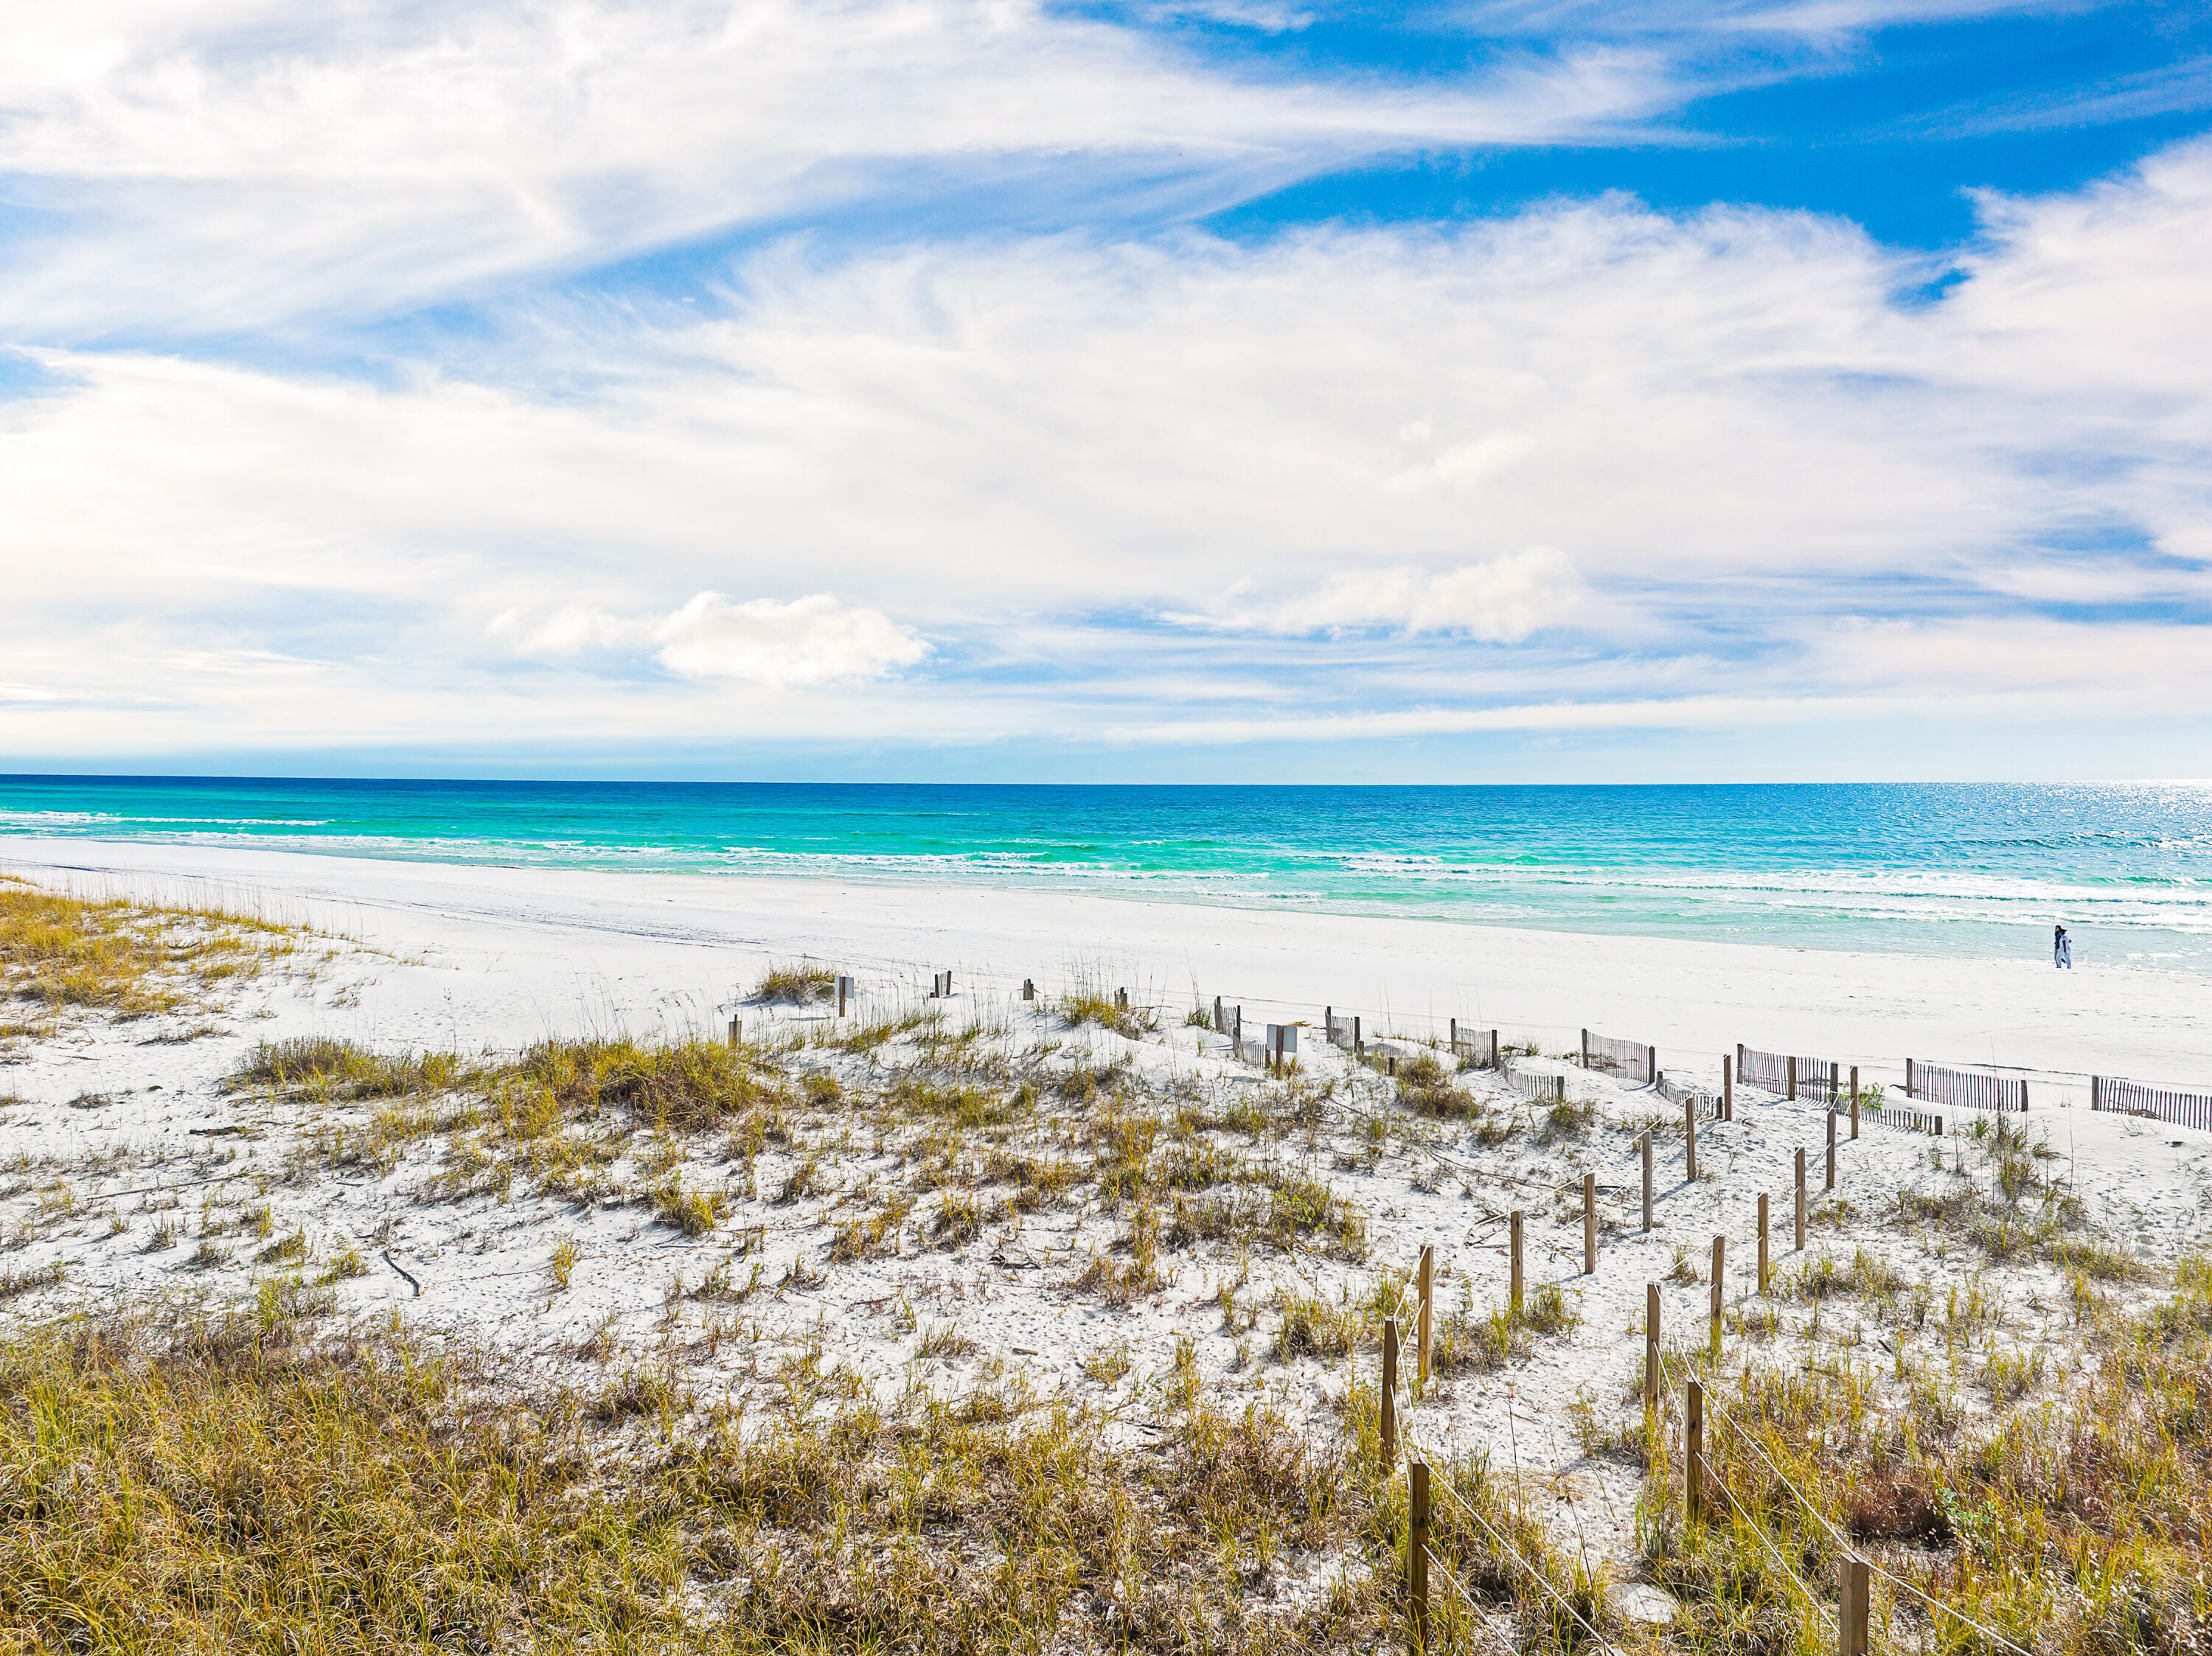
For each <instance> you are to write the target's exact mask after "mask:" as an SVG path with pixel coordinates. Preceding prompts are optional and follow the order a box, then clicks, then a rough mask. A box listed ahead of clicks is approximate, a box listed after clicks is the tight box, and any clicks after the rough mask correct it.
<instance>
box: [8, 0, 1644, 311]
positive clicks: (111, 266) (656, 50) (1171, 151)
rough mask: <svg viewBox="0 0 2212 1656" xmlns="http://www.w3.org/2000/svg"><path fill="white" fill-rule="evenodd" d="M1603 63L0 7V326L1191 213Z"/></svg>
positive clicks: (697, 3)
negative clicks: (922, 233) (854, 224)
mask: <svg viewBox="0 0 2212 1656" xmlns="http://www.w3.org/2000/svg"><path fill="white" fill-rule="evenodd" d="M1675 95H1677V94H1676V89H1675V88H1674V86H1673V85H1672V83H1671V82H1670V79H1669V76H1668V71H1667V70H1666V68H1665V65H1664V64H1662V63H1661V62H1660V61H1659V60H1658V59H1656V58H1654V57H1651V56H1650V55H1649V54H1643V53H1638V52H1629V51H1624V50H1620V49H1605V50H1596V51H1588V52H1560V53H1558V54H1555V55H1553V56H1552V57H1549V58H1541V59H1540V58H1532V57H1529V56H1527V55H1525V54H1516V55H1514V56H1511V57H1509V58H1504V59H1502V60H1501V61H1500V62H1499V64H1498V66H1497V67H1496V68H1495V69H1494V70H1491V71H1489V72H1477V73H1474V74H1470V75H1468V76H1461V77H1458V78H1457V79H1455V81H1454V82H1451V83H1449V84H1443V83H1433V82H1423V81H1420V80H1406V81H1403V82H1389V81H1386V80H1383V79H1379V78H1370V79H1368V80H1366V81H1364V82H1360V83H1347V82H1331V81H1329V80H1328V79H1325V78H1300V77H1297V76H1282V75H1275V74H1270V73H1267V72H1266V71H1264V70H1261V71H1257V72H1251V73H1237V72H1232V71H1231V70H1226V69H1225V68H1223V67H1221V66H1219V65H1218V64H1212V63H1209V62H1208V61H1207V60H1206V59H1204V58H1200V57H1198V56H1196V55H1194V54H1193V53H1192V52H1189V51H1188V49H1186V48H1185V47H1183V46H1181V45H1177V44H1176V42H1174V41H1173V40H1172V39H1168V38H1166V37H1164V36H1160V35H1156V34H1152V33H1146V31H1143V30H1141V29H1133V28H1127V27H1116V26H1114V25H1112V24H1109V23H1107V22H1104V21H1097V20H1092V19H1085V18H1084V17H1082V16H1079V15H1072V14H1070V13H1067V12H1065V11H1062V10H1060V9H1056V8H1054V7H1052V6H1049V5H1047V4H1044V3H1042V0H620V3H617V0H526V3H521V4H513V3H499V4H494V3H489V0H459V3H452V4H439V5H435V6H424V5H420V4H416V3H411V0H353V3H349V4H345V5H340V6H334V7H330V8H325V9H320V10H316V9H306V10H303V9H301V8H300V7H298V6H296V5H293V6H285V5H280V4H277V3H276V0H268V3H264V4H252V3H245V0H225V3H216V0H197V3H192V4H187V5H183V6H169V7H152V6H137V5H106V6H100V5H96V4H95V5H83V6H78V5H70V6H66V7H46V8H39V7H15V8H11V9H9V11H8V12H7V14H6V21H4V22H0V173H5V174H12V175H13V176H14V177H15V179H16V180H17V182H18V186H19V188H21V189H23V190H27V191H32V192H33V193H34V194H35V195H36V196H37V197H38V198H39V199H40V203H41V204H42V206H43V208H44V209H45V216H44V217H42V219H40V221H33V222H32V223H28V224H27V225H25V226H24V227H22V228H21V230H19V231H18V233H17V234H16V235H15V238H14V240H13V242H12V245H11V246H10V248H9V261H8V267H7V269H6V271H5V274H6V281H5V282H4V286H0V328H5V329H7V330H9V331H12V332H13V334H14V336H15V337H19V338H20V337H83V336H88V335H95V334H99V333H100V332H102V331H106V330H112V329H118V328H127V329H131V330H134V331H141V332H143V331H148V330H154V331H161V332H162V333H164V334H166V335H168V336H172V337H173V336H177V335H180V334H189V333H191V332H192V331H201V330H226V329H239V328H245V329H252V330H266V329H268V328H270V327H272V326H274V325H276V324H278V323H279V322H281V321H282V320H283V319H284V318H290V317H295V316H298V315H300V314H301V313H304V312H321V313H331V314H338V315H343V316H358V315H362V314H372V313H375V312H380V311H384V310H388V309H392V308H404V307H407V306H415V305H419V304H423V303H428V302H436V301H440V300H450V299H453V298H455V297H466V296H470V295H473V294H478V293H480V292H481V291H482V290H483V288H485V286H486V285H487V284H489V283H494V282H498V281H500V280H502V279H507V278H512V277H513V276H518V275H526V274H530V273H534V272H543V271H546V270H564V269H572V268H579V267H583V266H592V265H600V264H606V263H608V262H610V261H613V260H617V259H619V258H624V257H626V256H629V255H631V254H635V253H637V252H641V251H644V250H647V249H651V248H655V247H659V246H667V245H669V244H671V243H674V242H679V241H683V240H687V239H692V238H697V237H701V236H705V235H708V234H720V233H727V232H732V231H735V230H739V229H743V228H745V227H755V226H759V225H763V224H767V223H773V222H775V221H781V220H788V219H790V218H792V217H793V216H794V215H798V216H805V217H810V218H817V219H818V218H820V217H823V216H824V215H829V214H832V213H833V212H834V211H835V209H838V208H839V207H841V206H850V205H851V204H853V203H863V202H866V201H868V200H870V199H872V198H875V197H884V198H886V199H889V200H891V201H893V202H895V203H899V204H901V205H902V206H903V205H905V204H908V203H911V202H913V201H914V200H915V198H916V197H917V195H919V196H921V197H927V196H929V195H930V194H931V193H932V192H933V191H938V190H961V189H966V190H968V191H970V192H971V194H970V200H971V202H972V201H975V200H980V199H982V198H983V197H982V195H981V194H980V193H978V192H975V186H976V185H979V184H985V183H994V184H995V185H997V186H998V190H999V191H1000V192H1004V191H1027V192H1029V194H1030V196H1031V197H1034V199H1035V201H1036V204H1037V206H1038V208H1039V209H1041V210H1058V211H1061V212H1066V211H1067V210H1069V209H1070V207H1071V206H1072V205H1073V204H1074V203H1084V202H1091V203H1097V202H1099V201H1101V200H1103V199H1108V198H1110V197H1113V196H1114V195H1115V194H1116V193H1117V192H1123V191H1138V192H1139V193H1140V194H1142V195H1144V196H1145V197H1146V198H1148V199H1149V198H1152V197H1155V196H1157V195H1158V193H1159V192H1161V191H1166V192H1167V194H1168V196H1169V197H1170V198H1179V199H1183V200H1186V201H1187V202H1200V203H1204V204H1206V205H1209V206H1210V205H1218V204H1221V203H1225V202H1226V201H1228V200H1230V199H1234V198H1237V197H1241V196H1243V195H1248V194H1249V193H1252V192H1253V191H1261V190H1265V189H1268V188H1272V187H1274V186H1276V185H1280V184H1283V183H1285V182H1288V181H1289V180H1290V179H1293V178H1296V177H1297V176H1300V175H1302V174H1304V173H1307V172H1309V171H1310V170H1312V169H1313V168H1315V167H1324V166H1330V165H1340V164H1343V163H1346V162H1347V161H1352V160H1354V159H1357V158H1358V157H1361V156H1365V155H1376V154H1379V153H1387V152H1391V151H1405V150H1410V149H1419V148H1421V147H1423V146H1426V145H1437V144H1443V145H1453V146H1461V145H1469V144H1510V143H1549V142H1559V141H1564V140H1571V139H1574V138H1577V137H1584V136H1592V135H1594V134H1596V133H1598V132H1601V131H1603V130H1608V129H1610V128H1612V127H1613V126H1616V125H1618V124H1620V123H1623V122H1625V121H1629V120H1632V119H1633V118H1636V117H1638V116H1639V115H1641V114H1643V113H1645V112H1649V111H1650V110H1651V109H1654V108H1656V107H1659V106H1662V105H1664V104H1665V103H1667V102H1668V100H1671V99H1672V98H1673V97H1674V96H1675Z"/></svg>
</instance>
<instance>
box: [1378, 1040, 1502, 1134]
mask: <svg viewBox="0 0 2212 1656" xmlns="http://www.w3.org/2000/svg"><path fill="white" fill-rule="evenodd" d="M1398 1101H1399V1103H1401V1104H1402V1105H1404V1106H1405V1107H1407V1109H1409V1110H1412V1111H1413V1112H1414V1113H1416V1114H1418V1115H1426V1116H1434V1117H1437V1118H1438V1119H1443V1120H1454V1121H1455V1120H1462V1119H1466V1118H1468V1117H1469V1116H1475V1115H1481V1114H1484V1113H1486V1108H1485V1106H1484V1105H1483V1104H1482V1102H1481V1101H1480V1100H1479V1099H1477V1098H1476V1097H1475V1096H1474V1094H1472V1093H1470V1092H1468V1090H1467V1089H1465V1088H1463V1087H1462V1086H1460V1085H1459V1084H1458V1083H1456V1082H1455V1081H1454V1080H1453V1078H1452V1076H1451V1074H1450V1072H1449V1071H1446V1070H1445V1068H1444V1066H1443V1065H1442V1064H1441V1063H1439V1062H1438V1061H1437V1057H1436V1054H1434V1053H1433V1052H1419V1053H1416V1054H1415V1055H1414V1056H1413V1057H1412V1058H1410V1059H1406V1060H1405V1061H1404V1062H1402V1063H1401V1064H1400V1065H1398Z"/></svg>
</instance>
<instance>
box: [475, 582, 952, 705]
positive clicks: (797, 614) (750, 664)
mask: <svg viewBox="0 0 2212 1656" xmlns="http://www.w3.org/2000/svg"><path fill="white" fill-rule="evenodd" d="M486 630H487V631H488V632H489V633H490V634H492V635H493V636H494V637H495V638H500V639H503V640H506V641H507V643H508V644H510V645H511V646H513V649H514V652H515V653H516V654H517V655H520V656H526V657H529V658H533V659H535V660H538V661H546V662H565V661H574V660H576V659H577V658H580V657H586V656H592V655H603V654H614V653H619V652H628V653H631V654H636V653H641V652H644V651H647V650H648V649H649V650H650V651H651V652H653V656H654V658H655V659H657V660H658V661H659V663H660V664H661V665H662V666H664V667H665V668H666V669H667V670H669V671H670V672H671V673H676V674H678V675H680V676H683V677H685V678H690V679H703V680H727V681H730V682H735V683H741V684H755V685H763V686H766V687H768V688H772V689H778V690H788V689H805V688H813V687H815V686H818V685H824V684H850V683H855V682H861V681H864V680H868V679H878V678H884V677H886V676H889V675H890V674H892V673H894V672H896V671H897V670H899V669H901V668H902V667H911V666H913V665H914V664H915V663H917V662H919V661H921V659H922V658H924V657H926V656H927V655H928V654H929V646H928V644H927V643H926V642H925V641H924V640H922V639H921V637H920V636H919V635H918V634H915V633H914V632H913V631H912V630H911V629H909V628H904V627H901V626H900V625H898V623H897V622H894V621H892V620H891V619H890V616H886V615H884V613H883V612H882V611H880V610H867V609H859V608H854V607H853V606H850V605H848V604H841V603H840V602H839V601H838V600H837V599H836V597H833V596H831V595H830V594H829V593H827V592H815V593H811V594H809V595H808V596H807V597H800V598H793V599H792V600H790V601H789V602H787V603H786V602H779V601H778V600H776V599H775V598H754V599H751V600H750V601H748V602H746V603H744V604H732V603H731V602H730V601H729V600H728V599H727V598H726V597H723V596H722V595H721V594H720V592H701V593H698V594H696V596H695V597H692V599H691V600H690V602H689V603H687V604H684V606H683V607H682V608H681V609H679V610H676V611H675V612H674V613H673V614H671V615H669V616H664V617H662V618H660V619H659V620H657V621H656V620H652V619H625V618H623V617H622V616H615V615H611V614H609V613H608V612H607V611H606V610H601V609H599V608H597V607H595V606H593V605H591V604H565V605H563V606H562V608H560V609H558V610H554V611H552V612H551V613H550V614H549V615H545V616H538V617H533V616H532V615H531V614H530V613H529V612H528V611H527V610H523V609H519V608H518V609H513V610H501V612H500V613H499V614H498V615H496V616H493V617H492V619H491V621H490V622H489V625H488V627H487V628H486Z"/></svg>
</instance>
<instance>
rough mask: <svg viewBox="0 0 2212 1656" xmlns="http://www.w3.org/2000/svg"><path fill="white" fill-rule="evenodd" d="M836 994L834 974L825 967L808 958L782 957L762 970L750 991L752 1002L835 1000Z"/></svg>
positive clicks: (811, 1002) (808, 1002)
mask: <svg viewBox="0 0 2212 1656" xmlns="http://www.w3.org/2000/svg"><path fill="white" fill-rule="evenodd" d="M836 997H837V974H836V973H835V972H833V971H831V970H830V969H829V968H828V967H826V966H817V965H815V964H814V963H813V962H812V961H782V962H781V963H777V964H773V965H771V966H770V967H769V969H768V970H767V971H766V972H765V973H763V974H762V975H761V980H760V981H759V982H758V983H757V984H755V985H754V986H753V992H752V998H753V999H754V1000H755V1001H756V1002H759V1003H764V1004H765V1003H775V1002H781V1003H782V1004H786V1005H793V1006H806V1005H811V1004H813V1003H814V1002H816V1001H821V1000H835V999H836Z"/></svg>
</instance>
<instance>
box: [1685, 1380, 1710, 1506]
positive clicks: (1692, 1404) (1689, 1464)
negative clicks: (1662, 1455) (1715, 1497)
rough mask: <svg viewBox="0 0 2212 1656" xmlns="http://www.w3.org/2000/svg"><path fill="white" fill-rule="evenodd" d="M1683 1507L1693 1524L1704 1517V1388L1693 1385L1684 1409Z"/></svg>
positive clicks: (1693, 1381) (1694, 1383)
mask: <svg viewBox="0 0 2212 1656" xmlns="http://www.w3.org/2000/svg"><path fill="white" fill-rule="evenodd" d="M1682 1416H1683V1431H1682V1506H1683V1510H1684V1512H1685V1513H1686V1514H1687V1516H1688V1518H1689V1520H1690V1522H1692V1524H1699V1523H1703V1522H1704V1521H1705V1387H1704V1386H1700V1385H1699V1383H1698V1382H1697V1381H1696V1380H1692V1381H1691V1382H1690V1387H1689V1397H1688V1398H1687V1400H1686V1404H1685V1406H1684V1408H1683V1410H1682Z"/></svg>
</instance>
